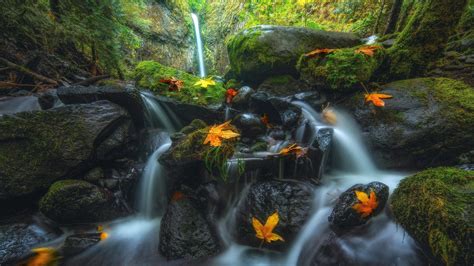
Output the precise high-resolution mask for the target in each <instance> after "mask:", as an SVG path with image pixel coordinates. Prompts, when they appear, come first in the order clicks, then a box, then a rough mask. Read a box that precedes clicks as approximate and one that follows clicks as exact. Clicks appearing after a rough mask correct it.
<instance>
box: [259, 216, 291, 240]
mask: <svg viewBox="0 0 474 266" xmlns="http://www.w3.org/2000/svg"><path fill="white" fill-rule="evenodd" d="M279 219H280V217H279V216H278V212H275V213H274V214H272V215H270V216H269V217H268V218H267V221H266V222H265V225H262V223H261V222H260V221H259V220H258V219H257V218H255V217H252V225H253V229H254V230H255V236H256V237H257V238H258V239H262V240H265V241H266V242H268V243H271V242H272V241H277V240H280V241H285V240H284V239H283V237H281V236H280V235H278V234H276V233H273V229H275V227H276V226H277V224H278V221H279Z"/></svg>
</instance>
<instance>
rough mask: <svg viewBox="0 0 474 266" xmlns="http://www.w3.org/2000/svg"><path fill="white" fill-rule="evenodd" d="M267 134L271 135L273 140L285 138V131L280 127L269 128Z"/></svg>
mask: <svg viewBox="0 0 474 266" xmlns="http://www.w3.org/2000/svg"><path fill="white" fill-rule="evenodd" d="M268 136H269V137H271V138H272V139H274V140H284V139H286V133H285V131H284V130H283V129H281V128H277V127H274V128H271V129H270V132H269V133H268Z"/></svg>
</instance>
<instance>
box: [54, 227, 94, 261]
mask: <svg viewBox="0 0 474 266" xmlns="http://www.w3.org/2000/svg"><path fill="white" fill-rule="evenodd" d="M99 242H100V233H80V234H74V235H70V236H68V237H66V239H65V240H64V243H63V245H62V246H61V247H60V249H59V251H60V253H61V255H63V256H65V257H66V258H68V257H72V256H74V255H77V254H79V253H81V252H83V251H85V250H86V249H88V248H90V247H92V246H94V245H96V244H97V243H99Z"/></svg>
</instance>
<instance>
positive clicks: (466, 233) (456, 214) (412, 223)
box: [390, 167, 474, 265]
mask: <svg viewBox="0 0 474 266" xmlns="http://www.w3.org/2000/svg"><path fill="white" fill-rule="evenodd" d="M390 205H391V208H392V210H393V213H394V215H395V218H396V220H397V222H398V223H400V224H401V225H402V226H403V227H404V228H405V229H406V230H407V231H408V233H409V234H410V235H411V236H412V237H413V238H414V239H416V240H417V241H418V242H420V243H421V244H423V245H425V246H426V247H428V248H429V250H430V251H431V252H432V253H433V255H434V256H435V257H436V258H437V259H439V260H440V261H441V262H442V263H443V264H445V265H472V264H473V263H474V254H473V253H472V247H473V246H474V231H473V225H474V172H473V171H465V170H460V169H456V168H447V167H440V168H434V169H428V170H425V171H423V172H420V173H417V174H415V175H413V176H410V177H407V178H406V179H404V180H402V181H401V182H400V184H399V185H398V187H397V189H395V191H394V193H393V195H392V197H391V200H390Z"/></svg>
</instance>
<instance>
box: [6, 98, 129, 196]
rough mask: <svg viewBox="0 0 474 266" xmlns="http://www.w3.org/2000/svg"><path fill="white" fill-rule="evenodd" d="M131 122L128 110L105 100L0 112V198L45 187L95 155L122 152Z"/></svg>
mask: <svg viewBox="0 0 474 266" xmlns="http://www.w3.org/2000/svg"><path fill="white" fill-rule="evenodd" d="M129 125H130V118H129V116H128V114H127V112H126V111H125V110H123V109H122V108H120V107H119V106H117V105H115V104H112V103H110V102H108V101H99V102H94V103H91V104H79V105H67V106H63V107H58V108H53V109H50V110H46V111H38V112H27V113H19V114H17V115H15V116H2V117H0V180H1V182H0V198H3V199H8V198H12V197H18V196H23V195H28V194H31V193H34V192H38V191H40V190H45V189H47V188H48V187H49V186H50V185H51V184H52V183H53V182H54V181H55V180H58V179H60V178H63V179H65V178H66V177H67V176H70V177H75V176H82V175H83V172H84V171H85V170H87V169H90V168H91V167H90V165H93V164H95V163H96V161H97V159H114V158H117V157H118V156H123V154H122V151H123V150H124V147H126V146H129V145H128V144H129V143H128V141H131V137H129V136H130V135H132V134H133V132H130V133H129V134H128V136H127V137H125V135H124V134H125V132H124V128H128V126H129ZM129 129H130V131H132V129H131V128H129ZM116 131H119V132H120V133H118V132H116ZM117 136H121V137H117ZM109 137H110V138H111V139H109ZM123 137H125V138H123ZM97 148H98V151H99V152H97V150H96V149H97ZM115 152H118V154H115Z"/></svg>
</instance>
